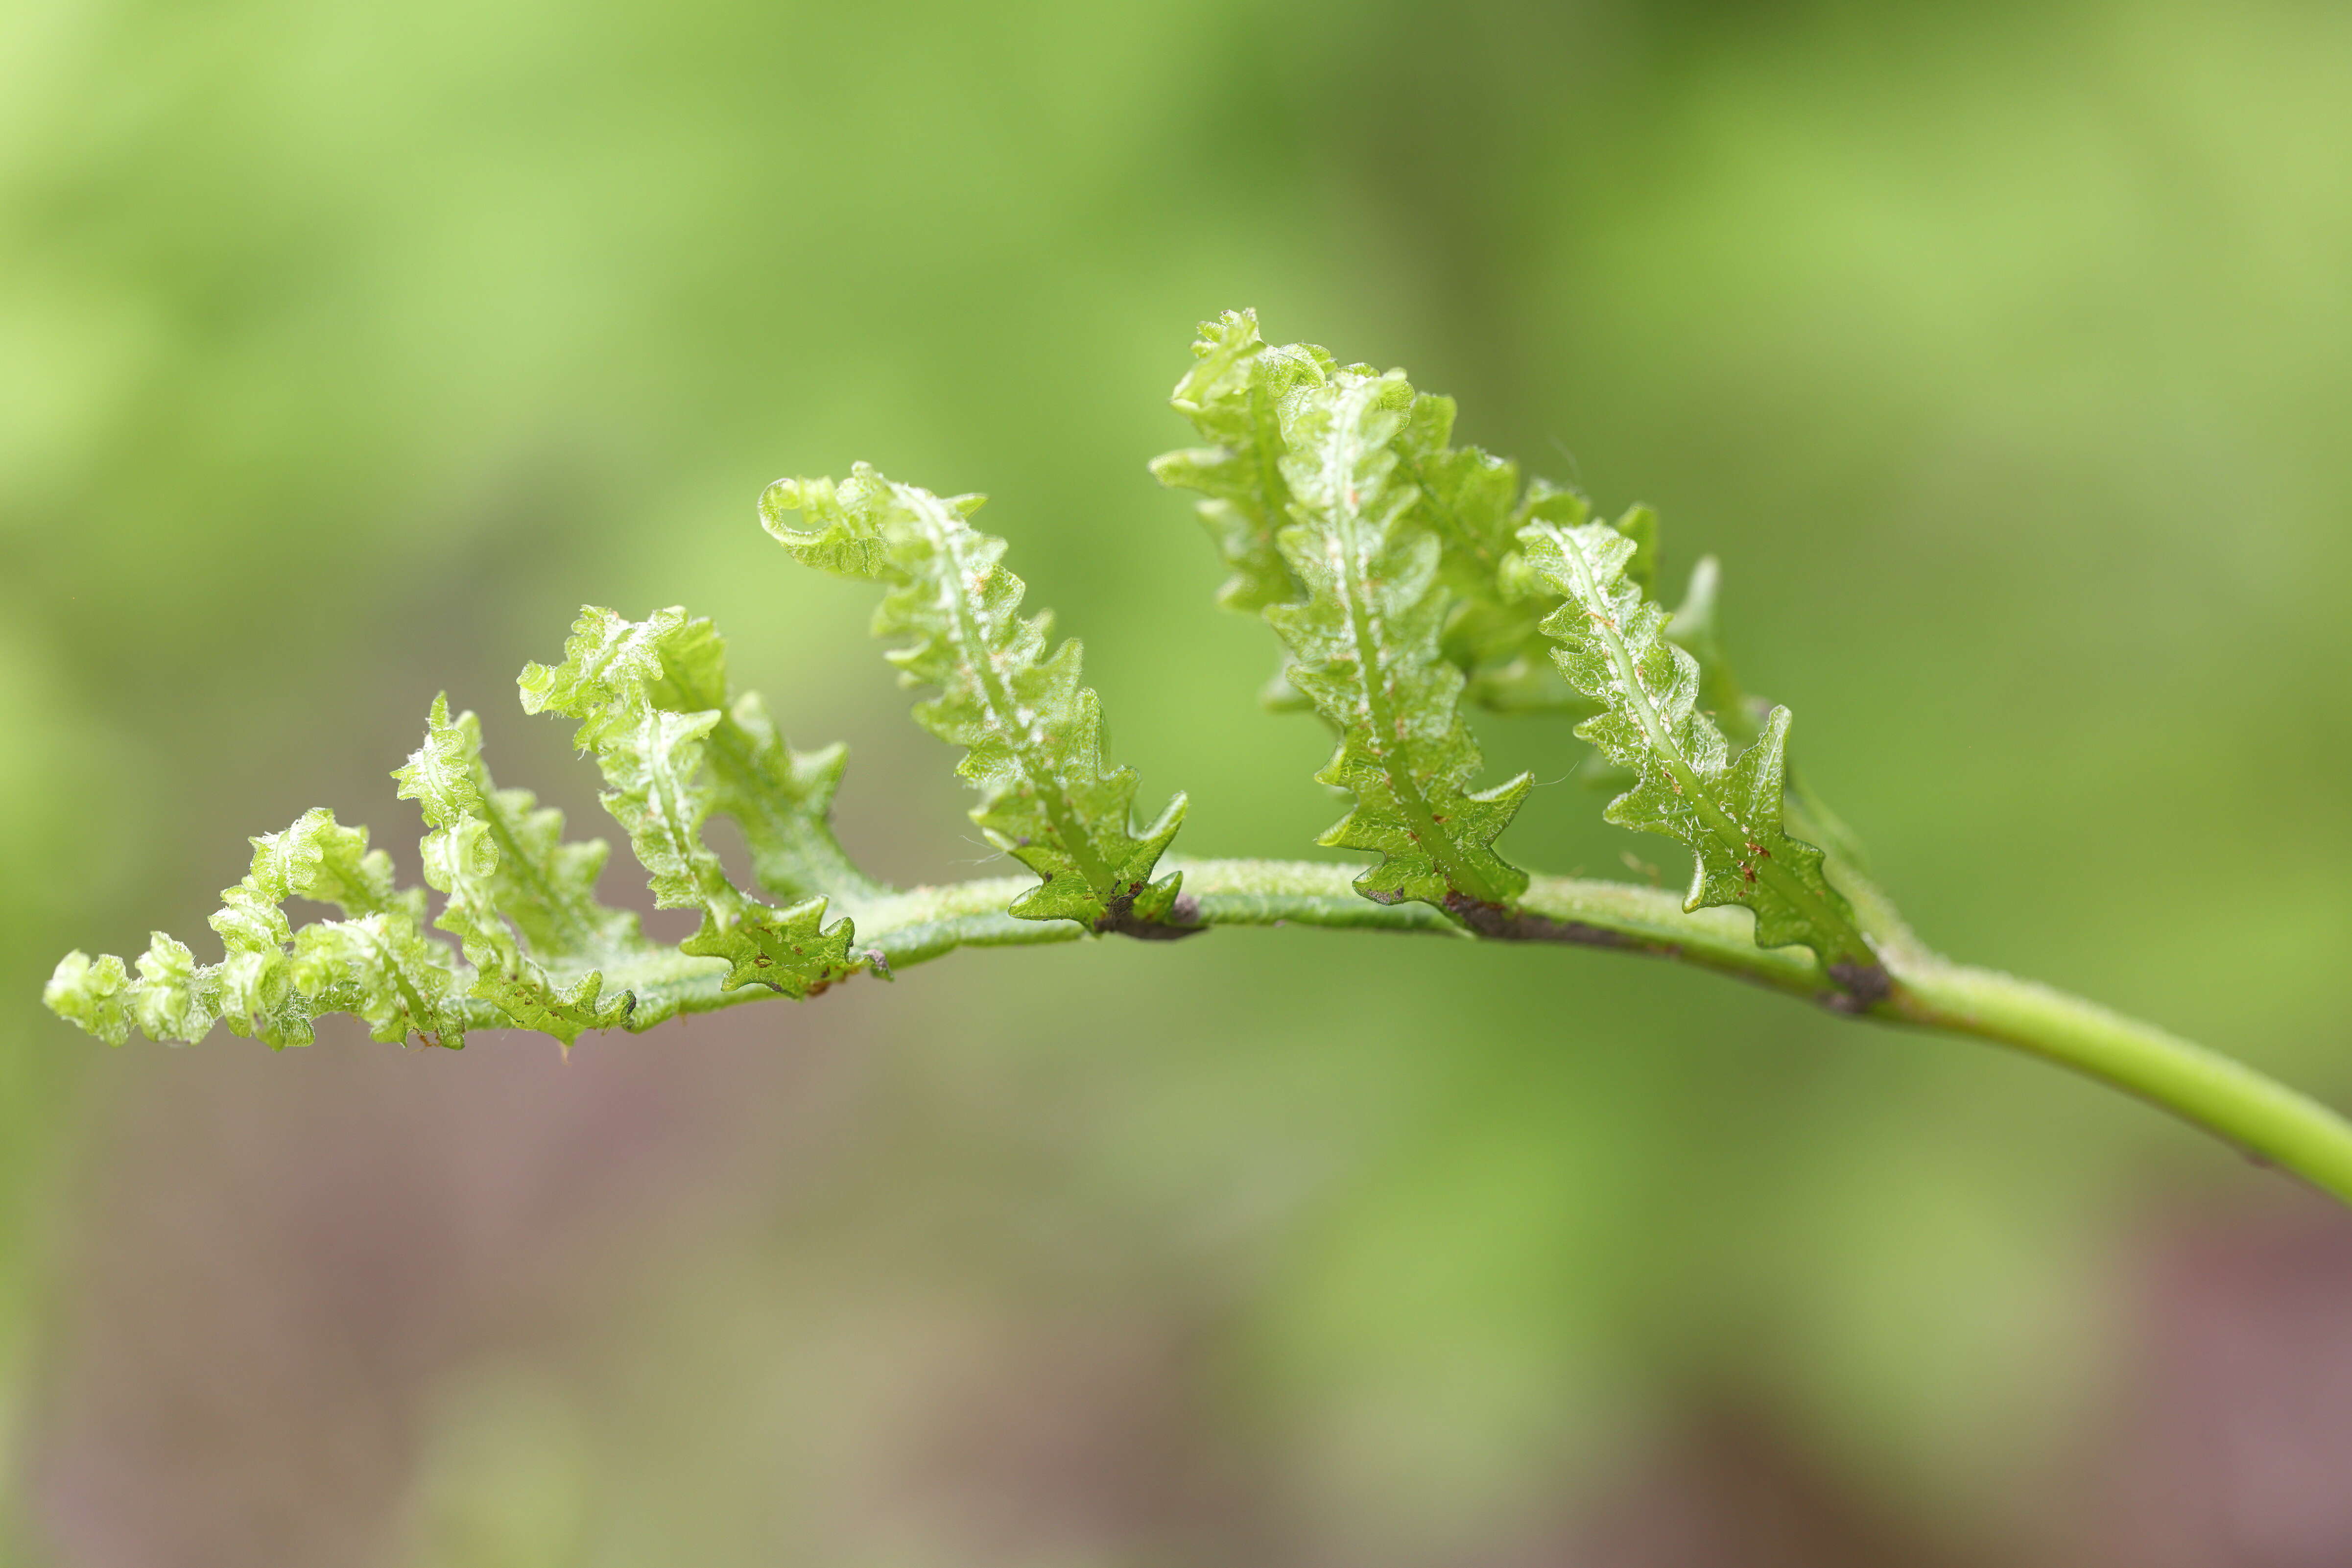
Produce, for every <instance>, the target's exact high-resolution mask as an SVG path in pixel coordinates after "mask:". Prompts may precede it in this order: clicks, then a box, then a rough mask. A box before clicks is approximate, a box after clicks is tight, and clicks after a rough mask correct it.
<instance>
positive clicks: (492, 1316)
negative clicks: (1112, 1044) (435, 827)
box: [31, 999, 856, 1568]
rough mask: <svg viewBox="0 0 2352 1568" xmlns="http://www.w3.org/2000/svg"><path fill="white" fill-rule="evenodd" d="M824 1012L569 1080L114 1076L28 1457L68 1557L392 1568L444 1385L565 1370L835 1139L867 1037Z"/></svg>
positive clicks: (615, 1053)
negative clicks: (820, 1145)
mask: <svg viewBox="0 0 2352 1568" xmlns="http://www.w3.org/2000/svg"><path fill="white" fill-rule="evenodd" d="M846 1000H847V999H844V1001H846ZM829 1006H832V1007H833V1008H834V1010H833V1011H830V1012H828V1014H827V1015H826V1016H824V1018H822V1019H816V1018H814V1017H812V1018H808V1019H803V1017H802V1016H799V1015H793V1016H782V1010H781V1009H777V1008H771V1007H762V1008H754V1009H751V1010H749V1011H746V1012H743V1013H736V1014H725V1015H720V1016H716V1017H711V1018H705V1019H698V1020H694V1021H692V1022H691V1023H689V1024H688V1025H686V1026H682V1027H677V1028H675V1029H673V1030H667V1031H665V1032H664V1036H663V1037H662V1038H660V1039H659V1040H657V1041H646V1040H634V1039H628V1038H625V1037H610V1038H601V1039H600V1038H593V1037H592V1038H591V1039H589V1040H588V1041H587V1042H585V1043H584V1044H583V1045H582V1046H581V1047H579V1048H578V1049H577V1050H575V1051H574V1052H573V1054H572V1057H571V1058H570V1059H568V1060H566V1059H565V1058H562V1056H561V1055H560V1054H559V1052H558V1050H557V1048H556V1047H554V1046H553V1045H552V1044H551V1042H548V1041H546V1040H544V1039H541V1038H538V1037H506V1036H490V1037H478V1038H477V1040H476V1041H475V1042H474V1043H473V1044H472V1045H470V1046H468V1047H467V1049H466V1050H465V1051H464V1052H463V1053H447V1052H440V1051H425V1050H415V1051H404V1050H400V1049H397V1048H394V1047H383V1046H375V1045H372V1044H370V1043H369V1042H367V1041H366V1040H364V1039H363V1038H359V1037H356V1034H355V1032H353V1033H345V1032H343V1031H328V1030H322V1031H321V1033H322V1039H321V1043H320V1044H319V1045H318V1046H316V1047H311V1048H310V1049H309V1050H303V1051H289V1052H286V1053H283V1054H281V1055H277V1056H272V1055H270V1054H269V1053H268V1052H266V1051H263V1050H261V1049H259V1048H258V1047H252V1046H250V1045H248V1044H247V1043H246V1042H243V1041H237V1040H230V1039H216V1040H215V1041H213V1042H211V1043H210V1044H208V1045H206V1046H205V1047H201V1048H198V1049H194V1050H189V1051H185V1052H175V1051H160V1050H135V1051H133V1050H126V1051H125V1052H124V1053H123V1055H122V1057H121V1058H120V1066H119V1068H118V1070H117V1072H116V1074H115V1076H116V1077H117V1079H118V1084H119V1088H120V1090H121V1092H120V1095H119V1098H118V1100H116V1101H115V1103H114V1104H113V1105H112V1107H111V1108H110V1114H109V1116H108V1118H107V1122H108V1125H107V1127H106V1129H105V1130H104V1131H102V1133H101V1135H100V1137H99V1139H98V1140H96V1143H95V1150H94V1157H95V1158H96V1159H98V1160H99V1161H100V1162H102V1163H104V1165H105V1166H106V1169H105V1171H104V1172H103V1173H102V1174H100V1175H99V1176H98V1177H97V1178H96V1179H95V1180H94V1181H92V1182H91V1183H90V1185H91V1187H92V1188H93V1189H94V1193H95V1195H94V1197H93V1200H92V1201H91V1203H90V1204H89V1206H88V1212H87V1214H86V1216H85V1218H84V1222H83V1224H82V1226H80V1236H81V1240H80V1242H79V1257H78V1258H77V1259H76V1260H75V1266H74V1268H73V1271H72V1273H73V1277H72V1279H70V1281H69V1283H68V1288H67V1289H66V1290H65V1291H64V1293H63V1294H64V1297H65V1300H66V1306H65V1309H64V1310H63V1312H62V1314H61V1321H60V1323H59V1330H58V1334H57V1336H56V1337H57V1340H58V1349H57V1352H56V1353H55V1354H54V1355H53V1357H52V1358H51V1361H50V1363H49V1365H48V1366H47V1369H46V1371H47V1389H48V1397H47V1418H46V1420H45V1421H43V1422H42V1423H41V1425H40V1426H39V1429H38V1430H37V1432H36V1433H35V1434H34V1442H33V1452H32V1455H31V1458H32V1464H33V1471H34V1486H35V1491H36V1507H37V1510H38V1512H39V1516H40V1518H41V1520H42V1522H43V1523H44V1525H45V1526H46V1528H47V1532H48V1533H49V1535H50V1536H51V1538H52V1540H53V1542H54V1543H55V1545H56V1547H57V1548H58V1552H59V1555H60V1556H61V1557H62V1558H63V1559H64V1560H65V1561H67V1562H70V1563H75V1564H77V1565H82V1564H87V1565H89V1568H115V1565H118V1564H119V1565H121V1568H132V1565H137V1568H166V1565H168V1568H215V1565H217V1568H230V1565H237V1568H264V1565H268V1564H280V1563H282V1564H286V1565H287V1568H296V1565H300V1568H315V1565H317V1564H321V1563H337V1564H342V1563H372V1562H378V1561H382V1560H383V1555H384V1552H385V1550H386V1543H387V1542H388V1541H389V1539H390V1538H391V1537H392V1536H393V1535H394V1533H396V1528H395V1527H396V1525H397V1523H398V1515H399V1510H400V1508H401V1505H402V1503H403V1501H404V1498H405V1496H406V1494H407V1490H408V1488H409V1486H410V1482H411V1479H412V1472H413V1469H414V1466H415V1457H416V1456H415V1447H416V1443H417V1440H418V1436H419V1425H420V1422H421V1420H422V1419H423V1413H424V1406H425V1400H426V1399H427V1397H428V1396H429V1395H430V1394H431V1392H432V1390H433V1388H434V1385H435V1384H436V1380H437V1379H438V1378H439V1377H440V1376H441V1375H442V1374H443V1373H445V1372H446V1371H448V1370H449V1369H451V1368H453V1367H455V1366H457V1365H458V1364H459V1363H464V1362H467V1361H468V1360H470V1359H473V1358H477V1357H480V1356H484V1355H488V1354H516V1355H531V1356H549V1355H560V1354H561V1353H562V1352H563V1350H564V1348H565V1346H566V1343H567V1342H568V1341H569V1340H571V1339H572V1338H574V1337H575V1336H576V1335H577V1334H578V1333H579V1331H582V1330H583V1329H584V1328H586V1327H587V1326H589V1325H590V1324H591V1323H592V1322H593V1321H598V1320H600V1319H603V1318H604V1317H607V1316H609V1315H610V1314H613V1313H614V1312H616V1311H621V1310H625V1309H626V1308H627V1306H628V1305H629V1303H630V1302H631V1300H632V1299H641V1298H642V1297H643V1296H644V1294H645V1293H646V1291H647V1289H657V1288H658V1281H659V1280H660V1279H662V1277H663V1275H664V1273H665V1264H666V1263H667V1262H671V1261H674V1260H676V1259H677V1258H681V1257H682V1256H684V1255H685V1254H686V1253H687V1251H688V1249H690V1248H692V1247H695V1246H697V1245H698V1243H701V1242H703V1241H705V1240H707V1238H708V1237H709V1233H710V1232H711V1231H712V1230H713V1228H714V1227H716V1226H721V1225H723V1224H724V1223H725V1222H726V1221H727V1220H728V1219H729V1218H730V1216H733V1215H741V1214H743V1213H744V1212H745V1207H746V1205H752V1206H754V1207H756V1205H758V1204H759V1203H760V1202H761V1201H762V1200H763V1199H764V1198H765V1197H766V1196H767V1195H768V1194H772V1191H773V1172H774V1170H775V1168H776V1166H777V1163H778V1162H779V1158H780V1151H781V1150H783V1149H786V1148H791V1147H793V1146H795V1145H805V1144H806V1143H807V1142H809V1138H808V1134H809V1133H810V1131H811V1130H813V1129H816V1128H819V1127H821V1126H823V1125H824V1123H825V1122H826V1121H839V1120H840V1118H839V1116H838V1115H837V1109H838V1101H839V1100H840V1099H841V1094H842V1090H843V1088H844V1086H845V1082H846V1079H847V1075H846V1074H845V1072H843V1071H842V1070H841V1069H842V1068H844V1067H845V1064H846V1062H847V1060H848V1059H849V1054H848V1053H847V1052H846V1051H845V1049H844V1047H845V1046H846V1045H847V1044H848V1043H849V1042H850V1041H851V1039H852V1038H853V1037H854V1035H855V1033H856V1022H855V1019H854V1016H853V1014H852V1010H851V1009H849V1008H847V1007H845V1006H843V1005H839V1004H831V1005H829ZM336 1022H338V1023H341V1022H344V1021H343V1020H336Z"/></svg>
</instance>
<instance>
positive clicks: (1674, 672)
mask: <svg viewBox="0 0 2352 1568" xmlns="http://www.w3.org/2000/svg"><path fill="white" fill-rule="evenodd" d="M1519 538H1520V541H1521V543H1522V544H1523V546H1524V547H1525V559H1526V562H1527V565H1528V569H1529V570H1531V571H1533V572H1534V573H1535V574H1538V576H1539V577H1541V578H1542V579H1544V580H1545V581H1546V582H1548V583H1549V584H1551V586H1552V587H1553V588H1554V590H1556V591H1557V592H1558V593H1559V595H1561V596H1562V597H1563V598H1564V599H1565V600H1566V603H1565V604H1563V605H1561V606H1560V608H1559V610H1558V611H1557V612H1556V613H1555V614H1554V615H1553V616H1551V618H1550V619H1549V620H1548V621H1546V622H1545V623H1544V630H1545V631H1546V633H1548V634H1549V636H1550V637H1553V638H1555V639H1557V640H1558V641H1559V644H1560V645H1561V646H1560V648H1559V652H1557V653H1556V654H1555V655H1554V656H1553V657H1554V658H1556V659H1557V660H1558V662H1559V668H1560V670H1561V672H1562V673H1563V674H1564V675H1566V676H1567V677H1568V679H1569V681H1570V683H1571V684H1572V685H1574V686H1575V687H1576V689H1578V690H1580V691H1581V692H1583V693H1585V694H1586V695H1587V696H1589V697H1591V698H1592V699H1593V700H1596V701H1598V702H1599V703H1600V704H1601V712H1599V713H1597V714H1595V715H1594V716H1593V717H1592V718H1591V719H1588V720H1586V721H1584V722H1583V723H1581V724H1580V725H1578V726H1577V731H1576V732H1577V734H1578V735H1580V736H1581V737H1582V738H1583V739H1585V740H1588V741H1590V742H1592V743H1593V744H1594V745H1595V746H1596V747H1598V748H1599V749H1600V751H1601V754H1602V755H1604V756H1606V757H1607V758H1608V759H1609V760H1610V761H1611V762H1612V763H1616V764H1617V765H1618V766H1620V767H1622V768H1625V769H1628V770H1629V771H1631V772H1632V773H1633V775H1634V781H1635V782H1634V784H1633V787H1632V788H1631V789H1629V790H1627V791H1626V792H1625V793H1624V794H1622V795H1619V796H1618V797H1617V798H1616V799H1615V800H1613V801H1612V802H1611V803H1610V805H1609V808H1608V811H1607V813H1606V814H1605V815H1606V816H1607V818H1608V820H1610V821H1611V822H1613V823H1615V824H1617V825H1618V826H1623V827H1632V828H1637V829H1640V830H1642V831H1643V832H1649V833H1657V834H1663V835H1664V836H1665V837H1670V838H1674V839H1676V840H1679V841H1680V842H1681V843H1683V844H1684V845H1685V846H1686V847H1688V848H1689V849H1690V850H1691V852H1692V855H1693V858H1694V866H1693V870H1692V879H1691V888H1690V893H1689V896H1688V897H1687V899H1686V900H1685V908H1686V909H1690V910H1698V909H1704V908H1706V907H1708V906H1711V905H1719V904H1738V905H1741V906H1744V907H1745V908H1747V909H1748V910H1751V911H1752V912H1753V913H1754V915H1755V919H1756V942H1757V944H1758V945H1759V946H1760V947H1785V946H1789V945H1791V944H1795V943H1801V944H1803V945H1804V946H1807V947H1810V948H1811V949H1812V950H1813V952H1815V953H1816V954H1818V955H1819V956H1820V958H1821V961H1822V966H1823V967H1824V969H1826V970H1827V971H1828V973H1830V975H1831V976H1832V978H1833V979H1835V980H1836V981H1837V982H1838V984H1840V985H1842V986H1843V987H1844V989H1845V991H1846V992H1847V993H1848V994H1850V996H1851V997H1852V998H1853V1001H1854V1002H1855V1003H1856V1004H1857V1005H1866V1004H1868V1003H1872V1002H1875V1001H1877V1000H1879V999H1880V998H1882V997H1883V996H1885V994H1886V991H1887V984H1888V982H1887V976H1886V972H1885V969H1884V968H1883V967H1881V965H1880V963H1879V962H1878V957H1877V954H1876V953H1875V952H1874V951H1873V950H1872V949H1871V947H1870V944H1869V943H1868V942H1866V941H1864V938H1863V935H1862V933H1861V931H1859V930H1857V929H1856V927H1855V924H1854V920H1853V910H1852V908H1851V907H1850V906H1849V905H1848V904H1847V902H1846V900H1845V898H1844V896H1843V894H1841V893H1839V892H1838V890H1837V889H1834V888H1832V886H1830V884H1829V880H1828V879H1827V878H1826V877H1825V876H1823V874H1822V851H1821V850H1820V849H1819V848H1817V847H1814V846H1813V845H1811V844H1808V843H1805V842H1804V841H1802V840H1801V839H1798V838H1794V837H1790V835H1789V834H1788V832H1787V831H1786V829H1785V828H1784V827H1783V826H1782V824H1781V791H1782V772H1783V769H1784V766H1785V762H1784V756H1785V750H1786V744H1787V737H1788V731H1789V710H1787V709H1786V708H1778V707H1776V708H1774V709H1772V710H1770V712H1769V714H1768V715H1766V717H1765V718H1764V720H1763V722H1762V724H1761V725H1760V727H1759V730H1758V731H1757V734H1756V737H1755V739H1754V740H1753V741H1752V742H1750V743H1749V744H1748V747H1747V748H1746V749H1745V750H1744V751H1742V752H1739V754H1738V756H1737V757H1734V756H1733V755H1732V754H1731V749H1730V746H1729V744H1728V743H1727V742H1726V741H1725V740H1724V737H1723V732H1722V731H1720V730H1719V729H1717V727H1716V724H1715V722H1714V721H1712V720H1711V719H1709V718H1708V717H1707V716H1706V713H1704V712H1702V711H1701V710H1699V707H1698V696H1699V685H1700V671H1699V666H1698V661H1697V660H1696V659H1694V658H1692V657H1691V656H1690V654H1689V653H1687V652H1686V651H1685V650H1684V649H1683V648H1682V647H1679V646H1677V645H1676V644H1675V643H1674V642H1672V641H1670V640H1668V638H1667V637H1666V636H1665V631H1666V624H1667V617H1666V613H1665V611H1664V610H1663V609H1662V608H1660V607H1659V605H1658V604H1657V603H1656V601H1655V600H1654V599H1652V598H1651V597H1649V596H1648V595H1646V594H1644V593H1643V589H1642V585H1641V584H1639V583H1638V582H1635V581H1633V580H1631V579H1630V578H1629V576H1628V568H1629V566H1630V565H1631V564H1632V563H1633V560H1634V558H1635V556H1636V553H1637V552H1638V550H1639V543H1638V542H1637V540H1635V539H1633V538H1629V537H1627V535H1625V534H1624V533H1622V532H1620V531H1617V530H1616V529H1614V528H1611V527H1609V526H1607V525H1606V524H1602V523H1585V524H1582V525H1581V526H1579V527H1574V528H1562V527H1559V525H1557V524H1554V523H1547V522H1537V523H1530V524H1529V525H1528V526H1527V527H1526V528H1525V529H1523V530H1522V531H1520V535H1519Z"/></svg>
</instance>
